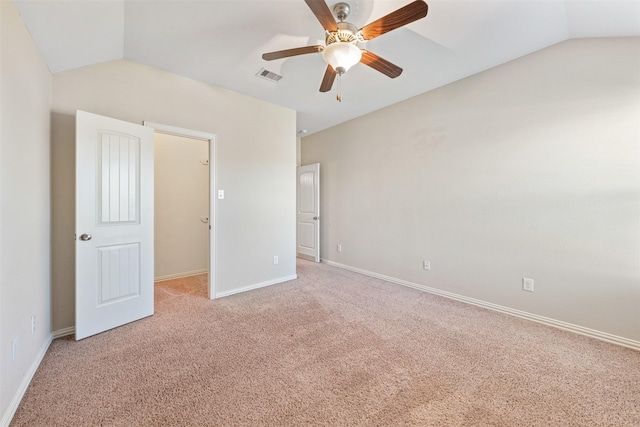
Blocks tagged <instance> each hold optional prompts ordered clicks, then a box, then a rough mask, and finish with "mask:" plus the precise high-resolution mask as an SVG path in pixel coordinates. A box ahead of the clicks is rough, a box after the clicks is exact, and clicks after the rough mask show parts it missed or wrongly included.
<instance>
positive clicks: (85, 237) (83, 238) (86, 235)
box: [80, 233, 91, 242]
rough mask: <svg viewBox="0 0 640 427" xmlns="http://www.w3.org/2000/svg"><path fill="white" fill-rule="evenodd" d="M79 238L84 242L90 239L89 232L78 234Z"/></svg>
mask: <svg viewBox="0 0 640 427" xmlns="http://www.w3.org/2000/svg"><path fill="white" fill-rule="evenodd" d="M80 240H82V241H84V242H86V241H87V240H91V234H87V233H84V234H82V235H81V236H80Z"/></svg>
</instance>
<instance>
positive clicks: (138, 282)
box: [76, 111, 153, 340]
mask: <svg viewBox="0 0 640 427" xmlns="http://www.w3.org/2000/svg"><path fill="white" fill-rule="evenodd" d="M152 314H153V129H151V128H148V127H144V126H140V125H136V124H133V123H129V122H123V121H120V120H115V119H111V118H108V117H103V116H98V115H96V114H91V113H87V112H84V111H77V112H76V339H77V340H79V339H82V338H86V337H88V336H91V335H94V334H97V333H100V332H103V331H106V330H108V329H111V328H115V327H117V326H121V325H123V324H125V323H129V322H132V321H134V320H138V319H141V318H143V317H146V316H150V315H152Z"/></svg>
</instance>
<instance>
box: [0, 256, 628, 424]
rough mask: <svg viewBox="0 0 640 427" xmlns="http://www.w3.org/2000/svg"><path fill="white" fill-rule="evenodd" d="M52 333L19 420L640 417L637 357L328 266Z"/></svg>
mask: <svg viewBox="0 0 640 427" xmlns="http://www.w3.org/2000/svg"><path fill="white" fill-rule="evenodd" d="M298 275H299V279H298V280H294V281H291V282H287V283H284V284H280V285H274V286H271V287H268V288H262V289H258V290H255V291H251V292H245V293H242V294H237V295H234V296H230V297H227V298H222V299H219V300H215V301H210V300H208V299H206V277H204V276H195V277H194V278H193V279H192V280H184V279H181V280H178V281H175V282H173V281H170V282H160V283H158V284H157V285H156V314H155V315H154V316H152V317H149V318H146V319H143V320H141V321H138V322H134V323H132V324H129V325H125V326H122V327H120V328H117V329H115V330H112V331H108V332H105V333H102V334H100V335H97V336H94V337H91V338H87V339H85V340H83V341H80V342H75V341H73V340H71V339H58V340H55V341H54V342H53V343H52V345H51V348H50V350H49V352H48V353H47V355H46V356H45V358H44V360H43V362H42V364H41V366H40V369H39V370H38V372H37V373H36V375H35V378H34V379H33V381H32V384H31V386H30V387H29V389H28V390H27V392H26V394H25V396H24V399H23V401H22V403H21V405H20V407H19V409H18V411H17V413H16V415H15V417H14V420H13V423H12V425H13V426H98V425H100V426H305V425H308V426H310V425H323V426H403V425H412V426H489V425H490V426H640V353H639V352H636V351H633V350H630V349H626V348H622V347H617V346H614V345H611V344H607V343H604V342H600V341H595V340H592V339H589V338H586V337H583V336H580V335H574V334H572V333H569V332H564V331H560V330H556V329H553V328H549V327H545V326H542V325H539V324H536V323H532V322H528V321H525V320H521V319H517V318H513V317H510V316H506V315H502V314H499V313H495V312H491V311H487V310H484V309H481V308H478V307H474V306H471V305H466V304H462V303H459V302H456V301H451V300H447V299H444V298H441V297H437V296H434V295H430V294H427V293H423V292H420V291H417V290H414V289H409V288H405V287H401V286H398V285H395V284H391V283H387V282H384V281H381V280H376V279H372V278H369V277H365V276H361V275H358V274H355V273H351V272H348V271H344V270H340V269H336V268H334V267H330V266H327V265H321V264H314V263H310V262H306V261H299V262H298Z"/></svg>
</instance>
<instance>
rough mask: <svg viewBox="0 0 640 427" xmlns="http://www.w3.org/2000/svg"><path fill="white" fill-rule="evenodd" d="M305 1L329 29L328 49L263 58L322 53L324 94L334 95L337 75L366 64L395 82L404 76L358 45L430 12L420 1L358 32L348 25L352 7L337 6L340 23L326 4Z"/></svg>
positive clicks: (317, 47) (314, 48)
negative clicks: (325, 67)
mask: <svg viewBox="0 0 640 427" xmlns="http://www.w3.org/2000/svg"><path fill="white" fill-rule="evenodd" d="M304 1H305V3H307V6H309V8H310V9H311V11H312V12H313V14H314V15H315V16H316V18H318V21H320V24H321V25H322V27H323V28H324V29H325V32H326V38H325V42H326V46H322V45H315V46H304V47H298V48H294V49H286V50H279V51H276V52H269V53H265V54H263V55H262V59H264V60H266V61H273V60H274V59H282V58H288V57H291V56H298V55H305V54H307V53H317V52H322V58H323V59H324V60H325V62H326V63H327V69H326V71H325V73H324V78H323V79H322V83H321V84H320V92H328V91H330V90H331V88H332V87H333V82H334V80H335V79H336V75H337V76H338V77H340V76H342V75H343V74H344V73H346V72H347V71H348V70H349V68H351V67H352V66H353V65H355V64H357V63H358V62H362V63H363V64H365V65H368V66H369V67H371V68H373V69H374V70H377V71H379V72H381V73H382V74H384V75H386V76H389V77H391V78H392V79H394V78H396V77H398V76H399V75H400V74H402V68H400V67H398V66H397V65H395V64H392V63H391V62H389V61H387V60H386V59H383V58H381V57H379V56H378V55H376V54H375V53H372V52H369V51H368V50H365V49H360V48H359V47H358V43H359V42H365V41H367V40H371V39H374V38H376V37H378V36H381V35H383V34H385V33H388V32H389V31H391V30H395V29H396V28H400V27H402V26H404V25H407V24H410V23H411V22H413V21H417V20H418V19H422V18H424V17H425V16H427V10H428V6H427V3H425V2H424V1H422V0H416V1H414V2H412V3H409V4H408V5H406V6H404V7H401V8H400V9H398V10H396V11H395V12H391V13H390V14H388V15H385V16H383V17H382V18H380V19H378V20H376V21H374V22H371V23H369V24H367V25H365V26H364V27H362V28H360V29H358V27H356V26H355V25H353V24H352V23H350V22H346V21H345V19H346V18H347V17H348V16H349V12H350V7H349V4H348V3H343V2H341V3H337V4H336V5H334V6H333V12H334V13H335V14H336V17H337V18H338V20H339V22H336V20H335V18H334V17H333V15H332V13H331V10H330V9H329V6H327V4H326V3H325V1H324V0H304ZM339 83H340V80H338V84H339ZM337 99H338V101H342V97H341V95H340V87H339V86H338V96H337Z"/></svg>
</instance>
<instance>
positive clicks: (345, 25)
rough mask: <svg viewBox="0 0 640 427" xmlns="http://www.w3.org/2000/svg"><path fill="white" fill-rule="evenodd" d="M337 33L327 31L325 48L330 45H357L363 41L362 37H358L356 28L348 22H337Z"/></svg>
mask: <svg viewBox="0 0 640 427" xmlns="http://www.w3.org/2000/svg"><path fill="white" fill-rule="evenodd" d="M337 26H338V30H337V31H328V32H327V37H326V39H325V41H326V43H327V46H329V45H330V44H331V43H336V42H344V43H353V44H354V45H356V44H358V42H359V41H363V39H362V36H360V35H359V31H358V27H356V26H355V25H353V24H352V23H350V22H338V23H337Z"/></svg>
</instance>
